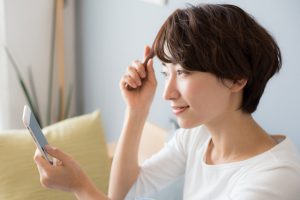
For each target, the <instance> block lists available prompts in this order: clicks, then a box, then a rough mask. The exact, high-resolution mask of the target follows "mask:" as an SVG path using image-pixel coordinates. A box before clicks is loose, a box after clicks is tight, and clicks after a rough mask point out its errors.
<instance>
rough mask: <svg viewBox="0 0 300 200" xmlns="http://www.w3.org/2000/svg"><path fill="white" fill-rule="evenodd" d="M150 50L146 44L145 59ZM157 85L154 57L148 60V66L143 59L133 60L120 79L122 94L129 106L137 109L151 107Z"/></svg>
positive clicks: (131, 108)
mask: <svg viewBox="0 0 300 200" xmlns="http://www.w3.org/2000/svg"><path fill="white" fill-rule="evenodd" d="M150 51H151V50H150V47H149V46H146V47H145V50H144V60H145V59H146V58H147V57H148V55H149V54H150V53H151V52H150ZM156 86H157V81H156V78H155V73H154V69H153V60H152V59H149V60H148V62H147V63H146V66H144V65H143V63H142V62H141V61H138V60H137V61H133V62H132V64H131V65H130V66H129V67H128V68H127V72H126V74H125V75H124V76H123V77H122V78H121V81H120V88H121V91H122V95H123V98H124V100H125V102H126V104H127V106H128V108H129V109H130V110H137V111H138V110H139V109H143V110H145V109H149V108H150V105H151V103H152V100H153V97H154V94H155V90H156Z"/></svg>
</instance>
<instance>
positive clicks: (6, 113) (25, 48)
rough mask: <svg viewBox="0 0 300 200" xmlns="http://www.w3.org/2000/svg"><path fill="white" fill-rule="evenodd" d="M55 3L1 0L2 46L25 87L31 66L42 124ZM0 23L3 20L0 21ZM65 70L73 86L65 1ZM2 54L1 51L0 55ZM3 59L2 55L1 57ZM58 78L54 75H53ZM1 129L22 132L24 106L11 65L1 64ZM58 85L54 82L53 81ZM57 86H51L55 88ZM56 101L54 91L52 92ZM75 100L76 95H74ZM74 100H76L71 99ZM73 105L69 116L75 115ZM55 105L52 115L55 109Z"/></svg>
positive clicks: (70, 22)
mask: <svg viewBox="0 0 300 200" xmlns="http://www.w3.org/2000/svg"><path fill="white" fill-rule="evenodd" d="M53 2H54V1H52V0H51V1H40V0H26V1H19V0H2V3H3V7H4V11H5V12H4V18H3V21H5V26H4V27H3V28H2V29H1V33H2V32H4V34H5V41H4V44H5V45H6V46H8V47H9V49H10V51H11V52H12V54H13V55H14V57H15V59H16V61H17V63H18V64H19V66H20V71H21V73H22V75H23V78H24V79H25V81H26V83H27V85H28V86H29V82H28V71H27V67H28V66H31V67H32V70H33V76H34V81H35V85H36V90H37V95H38V100H39V106H40V110H41V112H42V118H43V120H44V122H45V120H46V119H45V118H46V108H47V94H48V74H49V62H50V34H51V27H52V15H53V9H52V7H53ZM1 20H2V18H1ZM65 36H66V38H65V51H66V53H65V68H66V77H65V78H66V83H69V82H70V83H75V79H74V77H75V75H74V73H75V71H74V60H75V59H74V1H68V4H67V6H66V7H65ZM0 52H1V53H2V55H3V53H4V51H3V48H2V47H1V51H0ZM4 55H5V54H4ZM54 77H57V74H54ZM0 79H1V86H0V87H1V88H2V89H3V90H1V102H0V112H1V115H0V116H1V117H0V120H1V124H0V125H1V126H0V129H12V128H24V126H23V125H22V123H21V116H22V110H23V106H24V104H25V103H26V100H25V97H24V95H23V92H22V90H21V87H20V85H19V83H18V81H17V78H16V74H15V71H14V70H13V68H12V65H11V63H10V62H9V61H8V60H7V61H6V63H3V61H2V62H1V74H0ZM54 82H57V79H56V78H55V79H54ZM56 86H57V84H55V85H54V86H53V88H57V87H56ZM53 96H54V100H53V101H57V99H58V97H57V90H55V89H54V90H53ZM74 96H75V95H74ZM73 100H75V99H74V98H73ZM75 103H76V102H73V107H72V110H71V112H72V113H73V114H74V113H75ZM55 105H56V104H54V107H53V111H52V112H56V110H57V108H56V107H55Z"/></svg>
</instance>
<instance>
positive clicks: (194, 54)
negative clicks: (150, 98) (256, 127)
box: [153, 4, 282, 113]
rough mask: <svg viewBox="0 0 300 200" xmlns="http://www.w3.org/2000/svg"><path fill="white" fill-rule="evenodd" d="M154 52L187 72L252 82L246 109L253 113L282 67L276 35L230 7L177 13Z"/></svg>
mask: <svg viewBox="0 0 300 200" xmlns="http://www.w3.org/2000/svg"><path fill="white" fill-rule="evenodd" d="M166 49H167V51H168V52H169V53H167V52H166ZM153 50H154V53H155V54H156V55H157V56H158V58H159V59H160V60H162V61H163V62H166V63H174V64H175V63H176V64H177V63H178V64H180V65H181V66H182V67H184V68H185V69H187V70H192V71H202V72H210V73H212V74H214V75H216V76H217V77H218V78H220V79H221V80H224V79H230V80H234V81H237V80H240V79H247V80H248V82H247V84H246V86H245V87H244V89H243V99H242V103H241V105H240V109H242V110H243V111H245V112H247V113H253V112H254V111H255V110H256V108H257V105H258V103H259V100H260V98H261V96H262V94H263V92H264V89H265V86H266V84H267V82H268V80H269V79H270V78H271V77H272V76H273V75H274V74H275V73H276V72H278V71H279V69H280V68H281V63H282V62H281V53H280V49H279V47H278V45H277V43H276V42H275V40H274V39H273V37H272V36H271V35H270V34H269V33H268V32H267V31H266V30H265V29H264V28H263V27H262V26H261V25H259V24H258V23H257V22H256V21H255V20H254V19H253V17H251V16H250V15H249V14H248V13H246V12H245V11H243V10H242V9H241V8H239V7H237V6H234V5H228V4H200V5H198V6H192V5H190V6H188V7H187V8H185V9H177V10H175V11H174V12H173V13H172V14H171V15H170V16H169V17H168V19H167V20H166V21H165V23H164V24H163V25H162V27H161V29H160V30H159V32H158V34H157V36H156V38H155V41H154V43H153ZM169 54H170V56H169Z"/></svg>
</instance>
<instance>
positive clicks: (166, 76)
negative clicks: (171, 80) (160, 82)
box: [160, 71, 169, 78]
mask: <svg viewBox="0 0 300 200" xmlns="http://www.w3.org/2000/svg"><path fill="white" fill-rule="evenodd" d="M160 73H161V74H162V75H163V77H164V78H168V76H169V74H168V73H167V72H165V71H161V72H160Z"/></svg>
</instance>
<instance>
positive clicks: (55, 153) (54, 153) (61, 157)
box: [45, 145, 70, 163]
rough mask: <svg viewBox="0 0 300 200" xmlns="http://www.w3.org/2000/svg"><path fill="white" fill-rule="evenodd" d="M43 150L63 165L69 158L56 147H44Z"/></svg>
mask: <svg viewBox="0 0 300 200" xmlns="http://www.w3.org/2000/svg"><path fill="white" fill-rule="evenodd" d="M45 149H46V151H47V153H48V154H49V155H50V156H52V157H54V158H57V159H58V160H60V161H61V162H63V163H64V161H67V160H69V158H70V156H69V155H67V154H66V153H64V152H62V151H61V150H60V149H58V148H56V147H52V146H50V145H46V146H45Z"/></svg>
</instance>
